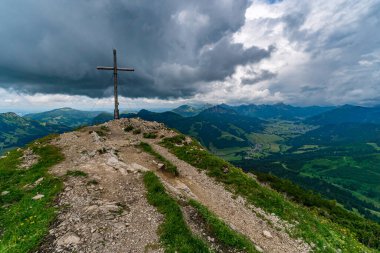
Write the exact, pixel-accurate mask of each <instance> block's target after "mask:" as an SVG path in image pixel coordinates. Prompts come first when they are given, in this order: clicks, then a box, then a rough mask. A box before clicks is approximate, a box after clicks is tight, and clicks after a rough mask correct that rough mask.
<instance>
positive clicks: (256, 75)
mask: <svg viewBox="0 0 380 253" xmlns="http://www.w3.org/2000/svg"><path fill="white" fill-rule="evenodd" d="M249 74H250V76H253V77H248V78H242V80H241V82H242V84H248V85H252V84H256V83H258V82H261V81H265V80H270V79H273V78H275V77H276V76H277V75H276V74H275V73H273V72H270V71H268V70H260V71H252V73H249Z"/></svg>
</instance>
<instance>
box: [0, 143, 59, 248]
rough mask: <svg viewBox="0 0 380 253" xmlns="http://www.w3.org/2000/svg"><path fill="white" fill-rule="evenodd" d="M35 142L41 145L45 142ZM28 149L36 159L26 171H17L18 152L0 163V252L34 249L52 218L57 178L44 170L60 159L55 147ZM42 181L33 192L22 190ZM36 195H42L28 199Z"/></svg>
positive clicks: (46, 230) (54, 211) (33, 145)
mask: <svg viewBox="0 0 380 253" xmlns="http://www.w3.org/2000/svg"><path fill="white" fill-rule="evenodd" d="M49 138H52V137H51V136H50V137H46V138H45V139H42V140H41V139H40V140H37V142H39V143H41V142H44V141H46V140H48V139H49ZM30 147H31V148H32V149H33V151H34V152H35V153H36V154H38V155H39V156H40V159H39V161H38V163H37V164H35V165H33V166H32V167H31V168H29V169H27V170H18V168H17V165H18V164H19V163H20V160H19V157H21V155H22V154H21V152H19V151H12V152H11V153H10V154H9V155H8V156H7V157H6V158H4V159H1V160H0V192H3V191H9V192H10V193H9V194H7V195H5V196H0V252H2V253H8V252H9V253H18V252H30V251H32V250H35V249H36V247H37V246H38V245H39V243H40V242H41V240H42V238H43V237H44V236H45V235H46V234H47V233H48V228H49V225H50V224H51V222H52V221H53V220H54V218H55V217H56V211H57V210H56V208H55V207H53V204H54V200H55V198H56V196H57V194H58V193H59V192H60V190H61V189H62V182H61V180H60V179H58V178H56V177H54V176H52V175H50V174H49V173H48V169H49V168H50V167H51V166H53V165H55V164H57V163H58V162H60V161H62V160H63V158H64V157H63V155H62V154H61V152H60V150H59V149H58V148H57V147H54V146H51V145H43V146H42V145H37V144H32V145H30ZM41 177H43V178H44V180H42V182H41V183H40V184H39V185H37V186H36V187H35V188H33V189H27V188H23V187H24V186H25V185H27V184H33V183H34V182H35V181H36V180H37V179H39V178H41ZM36 194H43V195H44V197H43V198H42V199H40V200H32V197H33V196H35V195H36Z"/></svg>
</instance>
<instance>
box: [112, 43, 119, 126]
mask: <svg viewBox="0 0 380 253" xmlns="http://www.w3.org/2000/svg"><path fill="white" fill-rule="evenodd" d="M113 95H114V100H115V109H114V111H113V118H114V119H120V115H119V99H118V94H117V60H116V49H114V50H113Z"/></svg>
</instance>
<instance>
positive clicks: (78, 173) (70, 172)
mask: <svg viewBox="0 0 380 253" xmlns="http://www.w3.org/2000/svg"><path fill="white" fill-rule="evenodd" d="M66 176H72V177H87V173H86V172H83V171H81V170H68V171H67V172H66Z"/></svg>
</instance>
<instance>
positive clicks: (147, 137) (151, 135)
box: [143, 133, 157, 139]
mask: <svg viewBox="0 0 380 253" xmlns="http://www.w3.org/2000/svg"><path fill="white" fill-rule="evenodd" d="M143 136H144V138H146V139H156V138H157V134H156V133H144V134H143Z"/></svg>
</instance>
